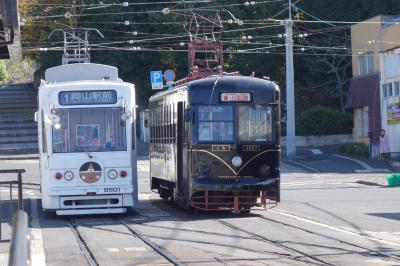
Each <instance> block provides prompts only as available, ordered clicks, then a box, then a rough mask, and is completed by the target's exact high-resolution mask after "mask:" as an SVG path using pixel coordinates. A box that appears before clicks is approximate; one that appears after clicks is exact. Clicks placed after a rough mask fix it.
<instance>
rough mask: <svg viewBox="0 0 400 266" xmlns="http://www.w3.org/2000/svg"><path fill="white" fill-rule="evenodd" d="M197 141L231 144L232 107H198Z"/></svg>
mask: <svg viewBox="0 0 400 266" xmlns="http://www.w3.org/2000/svg"><path fill="white" fill-rule="evenodd" d="M198 111H199V141H205V142H207V141H211V142H214V141H222V142H224V141H225V142H233V106H228V105H227V106H199V109H198Z"/></svg>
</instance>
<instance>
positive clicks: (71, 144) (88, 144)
mask: <svg viewBox="0 0 400 266" xmlns="http://www.w3.org/2000/svg"><path fill="white" fill-rule="evenodd" d="M122 113H123V111H122V108H90V109H89V108H81V109H80V108H76V109H72V108H71V109H58V110H57V115H58V116H59V117H60V123H59V124H58V125H56V126H54V127H53V152H54V153H69V152H105V151H125V150H126V149H127V145H126V132H125V131H126V130H125V129H126V126H125V122H124V121H123V120H122V119H121V115H122Z"/></svg>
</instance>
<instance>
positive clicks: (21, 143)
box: [0, 84, 38, 155]
mask: <svg viewBox="0 0 400 266" xmlns="http://www.w3.org/2000/svg"><path fill="white" fill-rule="evenodd" d="M36 109H37V107H36V96H35V95H34V93H33V91H32V89H31V87H30V85H29V84H15V85H6V86H3V87H0V154H2V155H7V154H10V155H11V154H31V153H37V152H38V143H37V142H38V133H37V124H36V122H35V121H34V113H35V111H36Z"/></svg>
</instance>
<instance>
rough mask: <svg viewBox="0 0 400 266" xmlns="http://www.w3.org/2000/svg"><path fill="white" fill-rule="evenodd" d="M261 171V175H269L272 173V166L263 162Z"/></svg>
mask: <svg viewBox="0 0 400 266" xmlns="http://www.w3.org/2000/svg"><path fill="white" fill-rule="evenodd" d="M259 172H260V176H261V177H268V176H269V174H270V173H271V168H270V167H269V166H268V165H266V164H263V165H261V167H260V170H259Z"/></svg>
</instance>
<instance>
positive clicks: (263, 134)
mask: <svg viewBox="0 0 400 266" xmlns="http://www.w3.org/2000/svg"><path fill="white" fill-rule="evenodd" d="M238 120H239V131H238V132H239V133H238V134H239V141H242V142H247V141H249V142H253V141H255V142H261V141H262V142H265V141H271V138H272V109H271V107H270V106H257V105H253V106H250V105H246V106H239V117H238Z"/></svg>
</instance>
